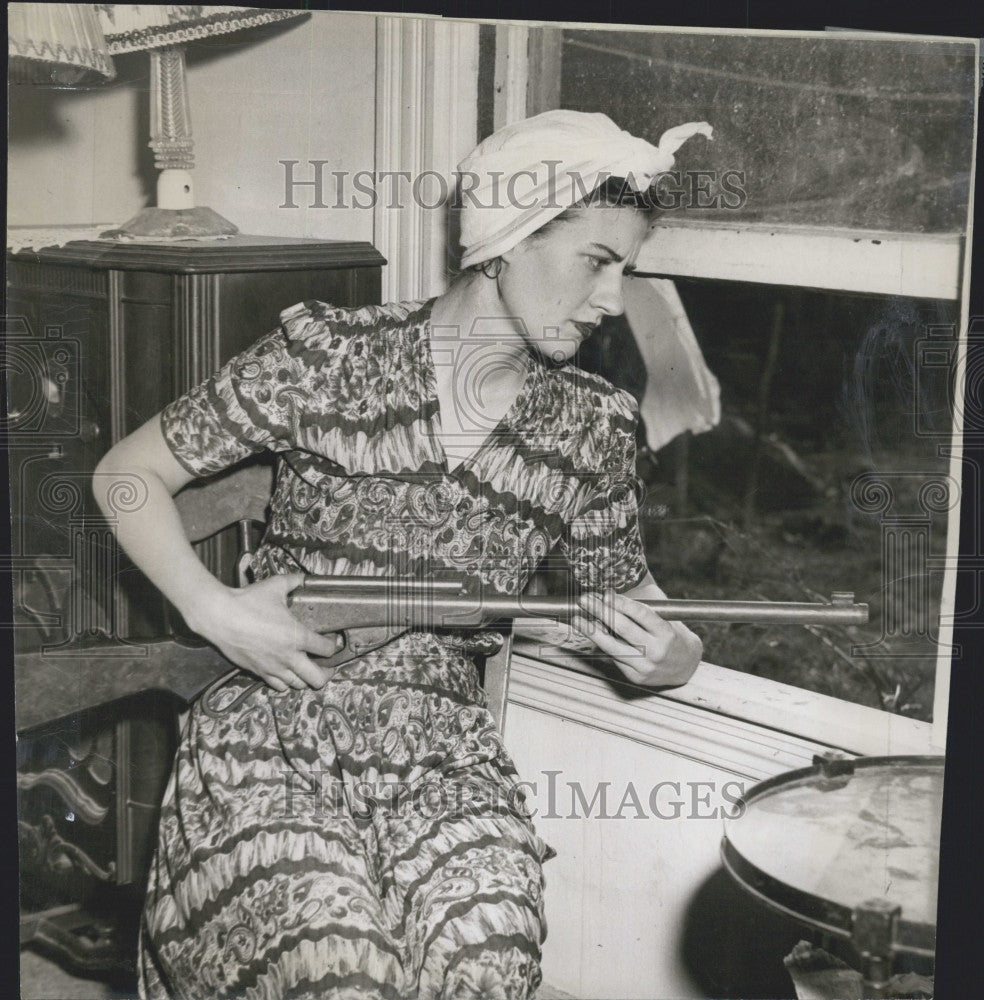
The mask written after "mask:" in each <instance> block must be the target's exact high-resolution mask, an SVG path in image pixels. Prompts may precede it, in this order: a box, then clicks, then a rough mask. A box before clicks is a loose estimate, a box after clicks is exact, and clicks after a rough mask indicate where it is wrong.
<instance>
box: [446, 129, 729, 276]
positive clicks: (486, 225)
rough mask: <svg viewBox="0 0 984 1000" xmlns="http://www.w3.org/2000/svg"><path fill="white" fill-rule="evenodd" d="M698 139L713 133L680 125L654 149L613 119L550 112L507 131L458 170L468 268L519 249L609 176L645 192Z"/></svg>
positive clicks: (489, 140) (464, 263)
mask: <svg viewBox="0 0 984 1000" xmlns="http://www.w3.org/2000/svg"><path fill="white" fill-rule="evenodd" d="M698 133H700V134H701V135H705V136H707V138H708V139H710V138H711V126H710V125H708V124H707V122H689V123H688V124H686V125H678V126H677V127H676V128H671V129H670V130H669V131H667V132H664V133H663V135H662V137H661V138H660V140H659V145H658V146H654V145H653V144H652V143H649V142H646V140H645V139H639V138H637V137H636V136H634V135H630V134H629V133H628V132H624V131H622V129H620V128H619V127H618V126H617V125H616V124H615V123H614V122H613V121H612V120H611V119H610V118H609V117H608V116H607V115H602V114H589V113H587V112H583V111H545V112H544V113H543V114H541V115H536V116H534V117H533V118H527V119H526V120H525V121H520V122H515V123H514V124H512V125H507V126H505V128H501V129H499V131H498V132H496V133H494V134H493V135H490V136H489V137H488V138H487V139H486V140H485V141H484V142H482V143H481V144H480V145H479V146H478V148H477V149H475V150H474V151H473V152H472V153H470V154H469V155H468V156H466V157H465V159H464V160H462V161H461V163H460V164H459V165H458V172H459V174H460V176H461V204H462V213H461V245H462V247H463V248H464V254H463V256H462V258H461V266H462V267H463V268H464V267H471V266H472V265H473V264H480V263H482V261H486V260H491V259H492V258H493V257H498V256H499V255H500V254H503V253H505V252H506V251H507V250H511V249H512V248H513V247H514V246H516V244H517V243H519V242H520V241H522V240H524V239H526V237H527V236H529V235H530V234H531V233H535V232H536V231H537V230H538V229H540V228H541V227H542V226H545V225H546V224H547V223H548V222H549V221H550V220H551V219H554V218H556V217H557V216H558V215H560V214H561V212H563V211H565V210H566V209H568V208H570V207H571V205H573V204H574V203H575V202H577V201H579V200H580V199H582V198H584V197H585V196H587V195H588V194H590V193H591V191H593V190H594V189H595V188H596V187H597V186H598V185H599V184H601V183H603V182H604V181H605V179H606V178H608V177H624V178H625V179H626V181H628V183H629V185H630V186H631V187H632V188H633V189H634V190H636V191H644V190H645V189H646V188H648V187H649V185H650V184H651V183H652V181H653V178H655V177H656V176H657V175H658V174H660V173H662V172H663V171H665V170H669V169H670V168H671V167H672V166H673V154H674V153H675V152H676V151H677V150H678V149H679V148H680V146H681V145H682V144H683V143H684V142H686V140H687V139H689V138H690V137H691V136H692V135H696V134H698Z"/></svg>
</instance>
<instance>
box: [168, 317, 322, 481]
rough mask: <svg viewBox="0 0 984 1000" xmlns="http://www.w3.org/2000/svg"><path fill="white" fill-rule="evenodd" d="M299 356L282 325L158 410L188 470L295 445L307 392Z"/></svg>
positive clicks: (201, 471) (204, 470)
mask: <svg viewBox="0 0 984 1000" xmlns="http://www.w3.org/2000/svg"><path fill="white" fill-rule="evenodd" d="M302 366H303V361H302V359H301V358H300V357H298V356H297V355H296V354H295V353H292V352H291V351H290V349H289V341H288V338H287V336H286V334H285V333H284V331H283V330H282V329H280V328H278V329H276V330H273V331H271V332H270V333H268V334H266V335H265V336H264V337H261V338H260V339H259V340H258V341H257V342H256V343H255V344H253V345H252V346H251V347H249V348H247V349H246V350H245V351H243V352H242V353H241V354H238V355H236V356H235V357H234V358H232V359H231V360H230V361H228V362H227V363H226V364H225V365H223V367H222V368H221V369H219V371H217V372H216V373H215V374H214V375H212V376H211V378H208V379H206V380H205V381H204V382H202V383H201V385H198V386H196V387H195V388H194V389H192V390H191V391H190V392H187V393H185V395H183V396H180V397H179V398H178V399H176V400H174V402H172V403H169V404H168V405H167V406H166V407H165V408H164V409H163V410H162V411H161V417H160V420H161V431H162V433H163V435H164V440H165V441H166V442H167V445H168V447H169V448H170V449H171V451H172V453H173V454H174V457H175V458H176V459H177V460H178V461H179V462H180V463H181V465H183V466H184V467H185V469H187V470H188V471H189V472H190V473H191V474H192V475H194V476H196V477H198V476H206V475H210V474H211V473H214V472H219V471H221V470H222V469H225V468H228V467H229V466H230V465H234V464H235V463H236V462H239V461H241V460H242V459H244V458H247V457H248V456H250V455H253V454H255V453H257V452H260V451H264V450H271V451H286V450H288V449H290V448H292V447H294V444H293V442H294V437H295V429H296V428H297V426H298V422H299V419H300V413H299V410H300V408H301V406H303V402H304V397H305V393H304V392H303V391H302V389H301V382H302V375H303V373H302V370H301V369H302Z"/></svg>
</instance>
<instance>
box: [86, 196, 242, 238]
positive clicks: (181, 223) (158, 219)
mask: <svg viewBox="0 0 984 1000" xmlns="http://www.w3.org/2000/svg"><path fill="white" fill-rule="evenodd" d="M238 232H239V230H238V229H237V228H236V227H235V226H234V225H233V224H232V223H231V222H229V220H228V219H223V218H222V216H221V215H219V213H218V212H213V211H212V209H210V208H206V207H205V206H204V205H199V206H197V207H195V208H145V209H144V210H143V211H142V212H139V213H138V214H137V215H135V216H134V217H133V218H132V219H130V221H129V222H125V223H124V224H123V225H122V226H120V228H119V229H107V230H106V232H104V233H101V234H100V237H101V238H102V239H112V240H192V239H203V238H205V239H208V238H209V237H222V236H235V234H236V233H238Z"/></svg>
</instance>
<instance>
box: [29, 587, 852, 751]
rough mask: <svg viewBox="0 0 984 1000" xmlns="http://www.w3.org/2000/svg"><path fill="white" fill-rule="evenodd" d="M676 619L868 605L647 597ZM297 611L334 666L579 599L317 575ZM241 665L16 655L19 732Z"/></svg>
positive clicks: (749, 617) (841, 611)
mask: <svg viewBox="0 0 984 1000" xmlns="http://www.w3.org/2000/svg"><path fill="white" fill-rule="evenodd" d="M640 603H641V604H644V605H646V606H648V607H650V608H652V609H653V610H654V611H656V612H657V613H658V614H659V615H660V616H661V617H662V618H664V619H665V620H667V621H694V622H701V621H702V622H750V623H758V624H777V625H778V624H785V625H860V624H863V623H864V622H866V621H867V620H868V606H867V605H866V604H855V603H854V595H853V594H850V593H834V594H833V595H832V597H831V600H830V603H829V604H821V603H815V604H808V603H797V602H774V601H674V600H659V601H652V600H647V601H641V602H640ZM287 605H288V607H289V608H290V611H291V613H292V614H293V615H294V617H295V618H297V619H298V621H300V622H301V623H302V624H304V625H307V626H308V627H309V628H311V629H313V630H314V631H316V632H320V633H328V632H337V633H341V634H342V636H343V638H344V646H343V647H342V648H340V649H339V651H338V652H337V653H335V654H334V655H333V656H331V657H327V658H324V657H314V659H315V660H316V661H317V662H318V663H319V665H321V666H322V667H324V668H326V669H329V670H334V669H335V668H337V667H339V666H341V665H342V664H343V663H347V662H348V661H349V660H353V659H355V658H357V657H359V656H364V655H365V654H366V653H369V652H371V651H372V650H374V649H378V648H379V647H380V646H383V645H385V644H386V643H388V642H390V641H392V640H393V639H395V638H396V637H397V636H399V635H401V634H402V633H404V632H407V631H409V630H412V629H419V630H431V629H435V628H437V629H441V628H445V629H448V628H450V629H480V628H490V627H494V626H495V625H496V624H497V623H500V624H501V623H503V622H507V621H509V620H512V621H513V623H514V625H515V626H529V625H530V624H531V623H539V624H542V623H544V622H545V621H560V622H566V621H569V620H570V618H571V617H572V615H574V614H575V613H577V612H578V611H579V608H578V605H577V602H576V601H575V600H574V599H573V598H561V597H551V596H532V595H517V596H514V597H513V596H502V595H498V594H496V595H488V596H486V595H482V596H477V595H473V594H470V593H469V592H467V591H466V590H465V588H464V587H463V586H462V584H461V583H460V582H457V581H434V582H428V583H422V582H417V581H412V580H405V579H402V578H394V577H355V576H323V577H317V576H308V577H306V578H305V580H304V582H303V583H302V584H301V586H300V587H297V588H296V589H295V590H293V591H292V592H291V593H290V594H289V595H288V597H287ZM230 668H233V669H238V668H234V665H233V664H232V663H230V661H229V660H227V659H226V658H225V657H224V656H223V655H222V654H221V653H220V652H219V651H218V650H216V649H215V648H214V647H212V646H210V645H208V644H207V643H204V642H195V641H187V640H182V639H174V638H169V639H165V640H157V641H154V642H146V643H133V642H128V641H122V642H121V641H120V640H114V641H110V640H109V639H108V638H107V637H105V636H103V637H101V641H100V642H97V643H95V644H84V645H74V644H73V645H71V646H66V647H48V648H47V649H45V650H42V651H40V652H24V653H18V654H17V655H16V657H15V683H16V702H17V730H18V731H23V730H25V729H30V728H33V727H34V726H37V725H40V724H42V723H44V722H48V721H52V720H55V719H59V718H62V717H64V716H68V715H74V714H76V713H78V712H82V711H87V710H89V709H93V708H96V707H98V706H100V705H104V704H107V703H108V702H111V701H116V700H118V699H121V698H124V697H128V696H130V695H134V694H138V693H140V692H142V691H148V690H164V691H170V692H172V693H174V694H176V695H178V696H179V697H181V698H183V699H184V700H185V701H190V700H192V699H193V698H194V697H196V696H197V695H198V694H200V693H201V692H202V691H204V690H205V688H207V687H208V686H209V685H210V684H212V683H213V682H214V681H216V680H218V679H219V677H221V676H223V675H224V674H228V673H229V672H230Z"/></svg>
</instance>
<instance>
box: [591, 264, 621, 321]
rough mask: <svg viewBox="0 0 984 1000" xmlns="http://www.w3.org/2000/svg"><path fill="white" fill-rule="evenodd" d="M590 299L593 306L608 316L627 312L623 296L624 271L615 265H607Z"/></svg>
mask: <svg viewBox="0 0 984 1000" xmlns="http://www.w3.org/2000/svg"><path fill="white" fill-rule="evenodd" d="M588 301H589V302H590V304H591V306H592V307H593V308H595V309H598V310H599V311H601V312H603V313H605V315H607V316H621V315H622V313H624V312H625V300H624V299H623V298H622V272H621V271H620V270H618V269H617V268H614V267H606V268H605V269H604V273H603V274H602V275H600V277H599V280H598V283H597V284H596V285H595V287H594V290H593V291H592V293H591V297H590V299H589V300H588Z"/></svg>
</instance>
